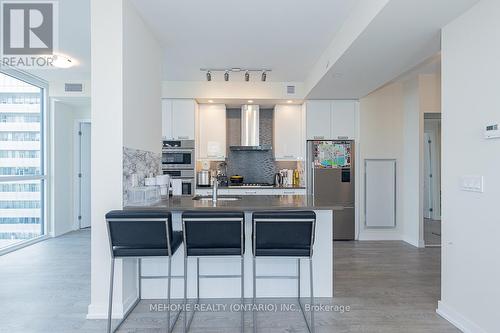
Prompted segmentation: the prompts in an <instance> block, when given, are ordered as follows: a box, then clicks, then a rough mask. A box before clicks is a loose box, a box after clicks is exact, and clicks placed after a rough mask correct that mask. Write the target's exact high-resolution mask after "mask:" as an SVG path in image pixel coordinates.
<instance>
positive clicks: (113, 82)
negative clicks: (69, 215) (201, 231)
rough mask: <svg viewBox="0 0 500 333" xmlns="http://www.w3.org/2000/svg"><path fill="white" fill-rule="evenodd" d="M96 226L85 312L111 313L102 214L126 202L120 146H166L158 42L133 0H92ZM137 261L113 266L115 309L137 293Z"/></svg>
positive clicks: (118, 311) (127, 305) (146, 148)
mask: <svg viewBox="0 0 500 333" xmlns="http://www.w3.org/2000/svg"><path fill="white" fill-rule="evenodd" d="M91 35H92V39H91V47H92V66H91V68H92V88H91V89H92V112H91V114H92V199H91V204H92V232H91V237H92V239H91V304H90V305H89V309H88V315H87V317H88V318H95V319H97V318H105V317H106V315H107V306H108V292H109V273H110V271H109V270H110V249H109V241H108V234H107V228H106V223H105V219H104V216H105V214H106V213H107V212H108V211H110V210H112V209H121V208H122V205H123V194H122V193H123V180H122V179H123V147H124V146H126V147H128V148H134V149H140V150H144V151H149V152H154V153H160V152H161V101H160V98H161V65H160V62H161V58H162V57H161V47H160V45H159V43H158V41H157V40H156V38H155V37H154V35H153V34H152V33H151V32H150V31H149V29H148V28H147V25H146V24H145V23H144V22H143V20H142V18H141V17H140V15H139V14H138V13H137V11H136V10H135V8H134V6H133V5H132V4H131V3H130V1H128V0H106V1H102V0H91ZM137 287H138V284H137V262H136V260H135V259H127V260H118V261H117V263H116V265H115V287H114V301H113V316H114V317H117V318H120V317H122V316H123V314H124V313H125V312H126V311H127V310H128V309H129V308H130V307H131V306H132V305H133V303H134V301H135V299H136V297H137V293H138V288H137Z"/></svg>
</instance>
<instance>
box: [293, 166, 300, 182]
mask: <svg viewBox="0 0 500 333" xmlns="http://www.w3.org/2000/svg"><path fill="white" fill-rule="evenodd" d="M293 186H300V173H299V169H295V170H294V171H293Z"/></svg>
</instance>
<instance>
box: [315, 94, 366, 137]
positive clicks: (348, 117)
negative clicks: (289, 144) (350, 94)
mask: <svg viewBox="0 0 500 333" xmlns="http://www.w3.org/2000/svg"><path fill="white" fill-rule="evenodd" d="M357 108H358V102H357V101H355V100H333V101H326V100H316V101H313V100H311V101H307V102H306V129H307V130H306V135H307V140H322V139H325V140H337V139H349V140H354V139H355V138H356V120H357Z"/></svg>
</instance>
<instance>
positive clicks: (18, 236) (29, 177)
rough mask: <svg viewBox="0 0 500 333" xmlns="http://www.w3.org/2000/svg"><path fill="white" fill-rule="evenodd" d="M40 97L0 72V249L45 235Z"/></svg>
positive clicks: (30, 87) (29, 86)
mask: <svg viewBox="0 0 500 333" xmlns="http://www.w3.org/2000/svg"><path fill="white" fill-rule="evenodd" d="M42 97H43V89H42V88H39V87H37V86H34V85H32V84H29V83H26V82H24V81H21V80H18V79H16V78H14V77H12V76H9V75H6V74H4V73H0V249H2V248H5V247H8V246H11V245H14V244H17V243H20V242H23V241H28V240H31V239H33V238H36V237H39V236H41V235H43V234H44V223H43V193H44V188H43V184H44V170H43V163H42V162H43V159H42V157H43V145H42V143H43V141H42V134H43V132H42V131H43V128H42V124H43V122H42V120H43V103H42V100H43V98H42Z"/></svg>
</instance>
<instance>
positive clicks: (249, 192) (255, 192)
mask: <svg viewBox="0 0 500 333" xmlns="http://www.w3.org/2000/svg"><path fill="white" fill-rule="evenodd" d="M245 194H257V191H245Z"/></svg>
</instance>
